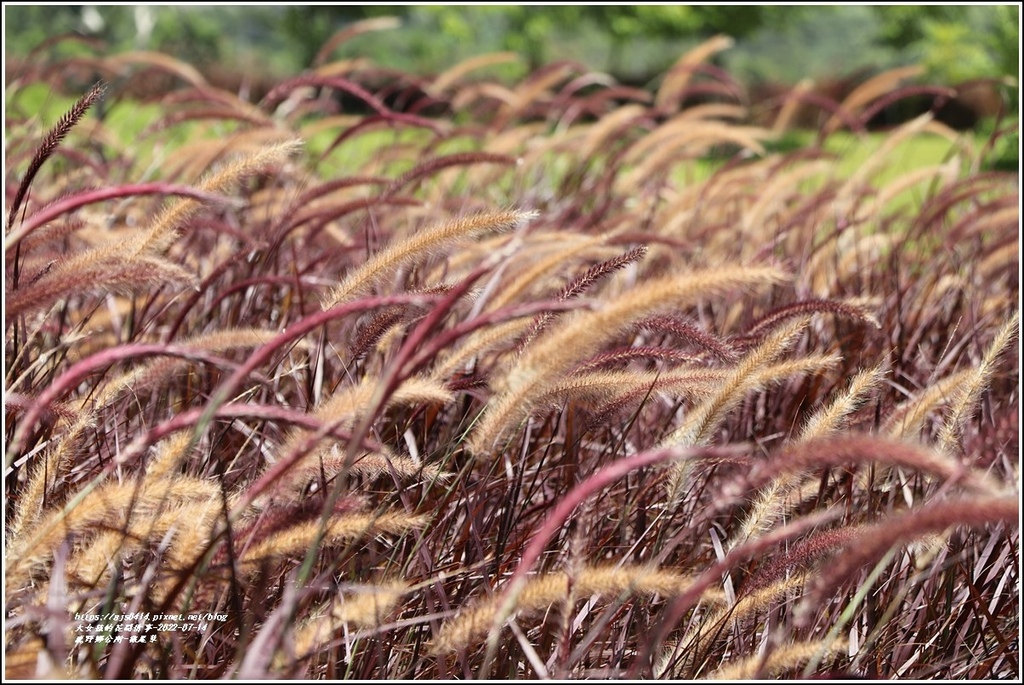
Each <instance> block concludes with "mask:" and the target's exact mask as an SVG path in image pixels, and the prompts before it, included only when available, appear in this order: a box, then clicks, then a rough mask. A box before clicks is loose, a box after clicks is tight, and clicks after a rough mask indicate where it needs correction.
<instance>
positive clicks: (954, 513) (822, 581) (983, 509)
mask: <svg viewBox="0 0 1024 685" xmlns="http://www.w3.org/2000/svg"><path fill="white" fill-rule="evenodd" d="M1019 519H1020V494H1019V493H1016V494H1013V495H1009V496H996V497H992V496H988V497H980V496H979V497H972V498H970V499H944V500H940V501H936V502H932V503H930V504H926V505H924V506H921V507H917V508H916V509H911V510H910V511H907V512H904V513H902V514H894V515H891V516H888V517H887V518H885V519H884V520H882V521H881V522H880V523H877V524H874V525H871V526H864V527H863V528H861V529H860V535H858V536H857V539H856V540H855V541H854V542H852V543H851V544H849V545H847V546H846V548H845V550H844V551H843V552H842V553H841V554H839V556H837V557H836V558H835V559H834V560H833V561H832V562H831V563H830V564H828V566H827V567H826V569H825V570H824V572H823V573H822V574H820V575H819V576H818V578H817V580H816V581H815V582H814V584H813V585H812V586H811V589H810V592H808V594H807V595H806V596H805V597H804V600H803V602H802V606H801V607H800V609H799V610H798V613H797V616H798V617H800V616H802V617H803V619H802V620H798V623H805V622H806V621H807V620H809V619H810V618H811V615H812V614H813V613H815V612H816V611H817V609H818V607H821V606H822V605H823V604H824V602H825V600H826V598H827V596H828V595H829V594H830V593H832V592H833V591H834V590H835V588H837V587H839V586H840V585H841V584H843V583H844V582H846V581H847V580H848V579H849V578H851V577H852V576H853V575H854V574H855V573H856V572H857V571H858V570H860V569H862V568H864V567H865V566H867V565H869V564H872V563H877V562H878V560H879V559H881V558H882V557H883V556H885V553H886V552H888V551H889V550H890V549H893V548H894V547H897V546H899V545H904V544H906V543H908V542H910V541H912V540H917V539H921V538H925V537H927V536H930V535H933V534H941V533H942V532H943V531H945V530H946V529H947V528H950V527H955V526H963V527H968V528H983V527H985V526H991V525H998V524H1004V525H1007V526H1014V525H1017V524H1018V522H1019Z"/></svg>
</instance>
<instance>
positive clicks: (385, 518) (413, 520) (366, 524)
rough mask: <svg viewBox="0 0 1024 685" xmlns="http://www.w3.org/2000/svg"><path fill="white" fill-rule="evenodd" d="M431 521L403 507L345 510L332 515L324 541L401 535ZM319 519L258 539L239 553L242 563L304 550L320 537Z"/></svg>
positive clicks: (328, 543) (332, 542) (331, 543)
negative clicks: (364, 511) (363, 511)
mask: <svg viewBox="0 0 1024 685" xmlns="http://www.w3.org/2000/svg"><path fill="white" fill-rule="evenodd" d="M429 522H430V519H429V517H427V516H421V515H414V514H407V513H406V512H404V511H385V512H381V513H379V514H355V513H353V514H344V515H341V516H336V517H334V518H332V519H331V520H330V521H329V522H328V523H327V526H326V529H325V530H324V537H323V541H322V545H323V546H325V547H334V546H338V545H342V544H344V543H346V542H349V541H351V540H354V539H358V538H362V537H366V536H375V535H381V534H384V533H387V534H394V535H400V534H403V533H408V532H410V531H413V530H417V529H420V528H423V527H424V526H426V525H427V524H428V523H429ZM320 528H321V523H320V521H319V520H316V521H307V522H304V523H300V524H299V525H296V526H293V527H291V528H288V529H287V530H283V531H281V532H279V533H275V534H273V535H269V536H267V537H266V538H264V539H262V540H259V541H258V542H256V543H254V544H253V545H251V546H250V547H248V548H247V549H245V550H244V551H243V552H242V554H241V555H240V559H241V561H242V563H243V564H245V565H250V564H255V563H257V562H258V561H260V560H262V559H267V558H271V557H281V556H291V555H296V554H303V553H305V552H307V551H308V550H309V549H310V546H311V545H312V544H313V543H314V541H316V540H317V539H318V538H319V535H320Z"/></svg>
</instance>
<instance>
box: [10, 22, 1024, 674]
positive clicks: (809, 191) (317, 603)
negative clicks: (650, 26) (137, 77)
mask: <svg viewBox="0 0 1024 685" xmlns="http://www.w3.org/2000/svg"><path fill="white" fill-rule="evenodd" d="M723 46H724V43H723V42H722V41H721V40H712V41H710V42H709V43H707V44H706V45H703V46H701V47H699V48H697V49H696V50H694V51H693V52H691V53H689V54H687V55H684V56H682V57H681V58H680V60H679V62H677V64H676V66H675V67H674V68H673V69H672V70H671V71H670V72H669V73H668V74H666V76H665V78H664V79H663V81H662V82H661V84H660V86H659V87H658V89H657V90H656V91H654V92H651V93H637V92H636V91H633V90H630V89H624V88H621V87H619V86H617V85H615V84H614V83H609V82H608V80H607V79H602V78H599V77H596V76H595V75H593V74H590V73H588V72H586V71H585V70H583V69H582V68H580V67H578V66H573V65H561V66H559V65H553V66H551V67H546V68H542V69H541V70H539V71H537V72H535V73H532V74H528V75H526V76H525V77H524V78H523V79H522V80H521V81H518V82H514V83H506V82H498V81H493V80H488V79H486V78H480V77H479V73H478V70H477V68H479V67H481V66H482V65H485V64H487V63H489V60H490V61H493V60H495V59H499V58H500V56H499V57H495V56H490V57H488V56H484V57H481V58H477V59H475V60H473V61H471V62H468V63H465V64H462V65H457V66H456V67H453V69H452V70H450V71H447V72H445V73H443V74H441V75H439V76H438V77H436V78H434V79H427V80H424V79H421V78H419V77H413V76H410V75H407V74H401V73H394V72H382V71H380V70H375V69H374V67H373V66H372V65H368V64H366V63H356V62H334V63H328V64H324V65H322V66H320V67H318V68H316V69H310V70H309V71H307V72H304V73H303V74H300V75H297V76H296V77H294V78H291V79H287V80H285V81H284V82H282V83H281V84H279V85H278V86H277V87H275V88H274V89H273V90H271V91H270V93H268V94H267V96H266V97H265V98H263V99H262V100H260V101H259V102H249V101H247V100H245V99H243V98H241V97H239V96H238V95H237V94H235V93H229V92H225V91H221V90H218V89H215V88H212V87H210V86H209V85H208V84H207V83H206V82H205V80H204V79H203V77H202V75H201V74H200V73H199V72H198V71H196V70H195V69H193V67H192V66H190V65H186V64H183V63H180V62H177V61H174V60H170V59H168V58H158V57H154V56H152V55H113V56H102V57H101V56H96V57H95V58H89V59H86V58H82V57H76V58H73V59H70V60H68V61H66V62H58V63H55V64H50V63H47V62H46V61H45V55H41V57H40V64H39V65H38V68H37V69H34V70H29V71H28V72H26V74H24V76H23V77H22V78H21V79H20V80H18V81H16V82H14V83H12V84H10V85H9V86H8V90H7V98H8V107H7V131H6V134H7V149H6V164H7V186H6V193H7V204H6V210H7V214H6V232H5V297H4V303H5V311H4V315H5V329H6V335H5V354H4V360H5V450H4V452H5V469H6V470H5V495H6V497H5V656H6V659H5V668H6V675H7V676H8V677H10V678H33V677H35V678H44V677H45V678H57V677H85V678H98V677H108V678H140V679H142V678H160V679H205V678H221V677H239V678H299V679H304V678H359V679H385V678H388V679H390V678H402V679H462V678H466V679H470V678H498V679H546V678H558V679H563V678H621V677H629V678H639V677H646V678H672V679H692V678H728V679H750V678H766V677H781V678H801V677H802V678H809V677H815V678H833V677H865V678H883V679H888V678H915V679H1018V678H1019V675H1020V666H1019V652H1018V646H1017V644H1018V640H1019V625H1020V611H1019V579H1020V566H1019V558H1020V546H1019V542H1020V540H1019V517H1020V510H1019V498H1020V475H1019V474H1020V471H1019V412H1020V381H1019V353H1018V350H1019V342H1018V340H1019V306H1020V305H1019V276H1018V272H1019V178H1018V175H1017V174H1016V173H1012V172H1002V171H998V170H993V169H992V164H991V160H990V159H989V158H988V157H986V155H988V154H991V151H990V150H989V147H988V146H987V142H988V140H989V138H988V137H974V136H962V135H958V134H955V133H953V132H952V131H950V130H949V129H947V128H945V127H944V126H942V125H941V124H939V123H937V122H935V121H933V120H932V119H931V118H930V117H929V116H923V117H920V118H918V119H915V120H912V121H910V122H907V123H905V124H903V125H901V126H899V127H896V128H894V129H893V130H891V131H888V132H885V133H872V134H868V135H860V136H858V135H855V134H852V133H850V132H848V131H846V130H845V129H843V128H841V127H840V128H839V129H837V130H836V131H834V132H833V131H829V132H828V135H824V134H822V133H820V132H813V131H812V132H797V133H789V134H787V137H786V138H784V139H782V140H781V142H780V139H779V138H778V136H777V135H776V134H775V133H773V132H772V131H771V130H770V129H766V128H763V127H759V126H755V125H753V124H752V123H750V121H749V118H748V112H746V110H745V109H744V108H743V107H742V106H741V104H739V103H738V102H735V101H731V100H728V98H726V99H724V100H722V101H720V102H718V101H715V102H710V103H709V102H703V103H702V104H696V100H695V99H694V98H693V97H692V96H694V95H700V94H704V93H706V92H708V88H707V86H708V85H709V84H708V79H711V80H712V81H713V80H714V79H715V78H716V77H715V72H713V71H711V72H700V71H699V70H695V69H694V65H699V64H701V63H703V62H704V61H705V60H707V59H708V58H709V57H710V55H711V54H713V53H714V52H715V51H716V50H720V49H721V48H722V47H723ZM146 69H149V70H156V72H157V73H158V74H160V75H162V76H163V77H167V76H168V75H171V76H172V77H173V82H174V83H175V85H176V87H175V88H174V89H173V90H171V91H170V92H168V93H167V94H165V95H162V96H160V97H157V98H154V99H153V100H152V101H148V102H145V103H139V102H135V101H131V100H128V99H126V98H124V97H123V96H122V94H121V93H120V92H119V90H118V85H117V84H118V83H119V82H120V81H119V80H118V78H119V77H120V76H122V75H123V74H124V73H125V72H126V70H128V71H131V70H137V71H145V70H146ZM84 75H92V76H97V75H99V76H103V77H104V78H105V79H107V81H108V85H107V86H106V88H105V89H104V88H101V87H97V88H92V89H90V88H89V86H85V87H83V88H80V89H79V90H78V92H79V93H84V94H80V95H79V97H77V98H70V99H69V98H64V97H59V96H57V95H55V93H56V92H58V91H59V88H58V86H61V87H67V86H68V82H71V81H72V80H73V79H78V81H76V82H79V83H80V82H81V80H82V79H83V78H85V76H84ZM62 80H64V81H66V82H62ZM381 83H384V84H385V85H384V86H381V85H380V84H381ZM712 85H713V84H712ZM902 87H903V86H901V85H899V84H898V83H897V82H896V80H895V79H894V80H893V84H892V89H890V90H889V91H886V92H885V93H883V92H879V93H878V94H877V95H876V96H875V97H876V98H878V97H890V96H893V95H895V96H899V94H900V92H901V91H900V90H899V89H900V88H902ZM340 92H345V93H347V94H348V95H349V96H351V97H354V98H355V99H357V100H359V101H360V102H361V103H362V105H363V106H364V108H365V110H366V111H365V112H364V113H359V114H355V113H353V112H351V111H349V112H345V111H341V110H340V109H339V107H338V100H337V98H336V97H335V96H336V94H337V93H340ZM396 93H399V94H403V93H405V94H407V95H408V97H406V99H405V106H404V107H402V108H401V109H400V110H399V109H396V107H397V105H395V106H391V105H388V104H385V102H392V103H393V102H395V100H393V99H389V98H394V96H395V94H396ZM399 100H401V98H399ZM870 104H871V100H868V101H867V102H863V101H862V102H845V103H836V105H837V106H839V107H841V108H842V110H843V112H844V113H845V114H846V116H847V117H848V118H849V119H851V120H852V121H854V122H860V119H859V118H863V117H864V116H865V112H866V111H867V108H868V107H870ZM823 119H824V118H823ZM828 126H830V124H828V123H826V122H825V121H823V129H822V131H825V130H826V129H827V128H828ZM996 133H997V134H996V136H995V137H996V138H999V137H1000V136H1001V137H1002V138H1010V137H1011V136H1014V135H1016V123H1015V122H1013V123H1010V122H1002V123H1000V124H998V128H997V132H996ZM819 138H821V139H822V140H823V144H822V145H820V146H819V145H817V144H816V141H817V140H818V139H819Z"/></svg>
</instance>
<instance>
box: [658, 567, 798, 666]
mask: <svg viewBox="0 0 1024 685" xmlns="http://www.w3.org/2000/svg"><path fill="white" fill-rule="evenodd" d="M809 578H810V574H809V573H806V572H804V573H794V574H792V575H789V576H787V577H785V578H782V579H780V580H779V581H777V582H775V583H773V584H771V585H768V586H766V587H761V588H758V589H756V590H754V591H752V592H748V593H746V594H744V595H743V596H741V597H739V598H737V600H736V602H735V604H731V605H719V606H716V607H714V608H712V609H711V610H710V611H709V612H708V613H707V614H704V615H703V616H701V617H700V620H699V621H698V622H697V623H696V624H695V625H694V626H692V627H691V628H690V629H689V630H688V631H687V632H686V633H685V634H684V635H683V638H682V639H681V640H680V641H679V643H678V645H677V646H675V647H674V648H673V649H672V650H670V651H668V652H667V653H664V654H662V656H661V657H660V658H659V659H658V661H659V662H660V663H661V664H663V665H662V669H663V670H664V669H667V668H668V666H669V664H670V663H671V661H672V657H673V654H675V655H678V653H679V652H678V650H679V649H682V650H685V652H684V653H685V657H684V658H686V659H687V660H692V661H694V665H695V666H696V665H697V664H699V661H697V660H699V659H700V658H701V655H702V653H703V652H704V650H706V649H707V648H708V647H709V646H710V645H711V644H712V643H714V642H715V641H717V640H720V639H723V638H724V637H725V635H724V634H723V633H724V630H725V627H726V624H727V623H729V622H733V623H734V625H735V624H737V622H739V621H741V620H742V619H744V618H746V617H747V616H749V615H751V614H752V613H754V612H757V611H764V610H766V609H768V608H770V607H771V606H772V604H773V603H775V602H778V601H779V600H783V599H785V598H787V597H788V596H790V595H791V594H793V593H794V592H796V591H798V590H801V589H802V588H803V587H804V585H805V584H806V583H807V581H808V579H809Z"/></svg>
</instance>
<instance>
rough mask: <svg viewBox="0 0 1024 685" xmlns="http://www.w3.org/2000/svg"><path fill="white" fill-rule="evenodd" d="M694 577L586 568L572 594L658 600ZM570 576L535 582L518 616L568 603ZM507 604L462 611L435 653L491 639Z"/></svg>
mask: <svg viewBox="0 0 1024 685" xmlns="http://www.w3.org/2000/svg"><path fill="white" fill-rule="evenodd" d="M691 580H692V577H691V576H689V575H685V574H681V573H678V572H675V571H671V570H667V569H658V568H654V567H650V566H634V565H628V564H625V565H610V566H584V567H583V568H580V569H579V570H578V571H576V572H575V573H573V575H572V582H573V592H574V593H575V594H576V596H577V597H579V598H581V599H583V598H586V597H588V596H591V595H605V596H615V595H657V596H661V597H674V596H676V595H677V594H679V593H680V592H682V591H683V590H685V589H686V587H687V586H688V585H689V584H690V581H691ZM569 581H570V578H569V574H568V573H566V572H564V571H558V572H554V573H546V574H543V575H540V576H535V577H533V578H530V579H529V580H528V581H527V583H526V585H525V586H524V587H523V590H522V593H521V594H520V595H519V597H518V600H517V601H516V606H515V612H516V614H518V615H527V614H529V613H533V612H537V611H541V610H546V609H548V608H549V607H550V606H551V605H552V604H555V603H556V602H559V601H564V600H565V597H566V595H567V594H568V592H569ZM501 599H502V595H501V594H500V593H498V594H495V595H494V597H493V598H491V599H489V600H486V601H483V602H478V603H477V604H476V605H473V606H469V607H467V608H465V609H463V610H461V611H460V612H459V613H458V614H457V615H456V616H455V617H454V618H452V619H451V620H449V621H448V622H446V623H445V624H444V625H443V626H441V632H440V633H439V634H438V637H437V641H436V642H435V644H434V647H433V651H434V653H437V654H443V653H445V652H450V651H454V650H457V649H463V648H465V647H468V646H470V645H471V644H472V643H473V642H475V641H477V640H478V639H480V638H482V637H483V636H485V635H486V634H487V631H488V629H490V627H491V624H492V623H493V621H494V617H495V615H496V614H497V612H498V610H499V603H500V601H501ZM702 599H704V600H706V601H709V602H721V601H722V600H723V599H724V597H723V595H722V593H721V592H720V591H718V590H707V591H706V592H705V593H704V594H703V595H702Z"/></svg>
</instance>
